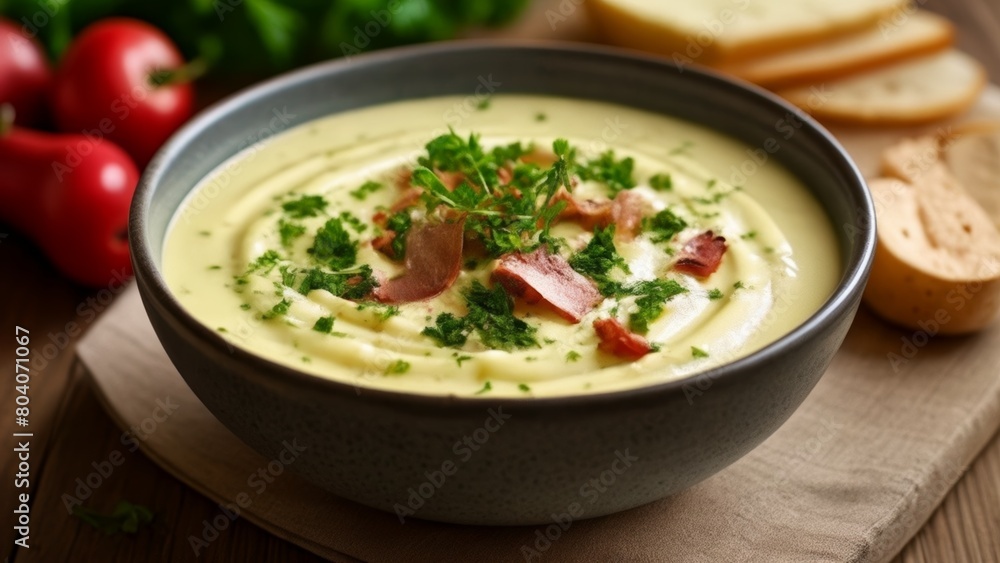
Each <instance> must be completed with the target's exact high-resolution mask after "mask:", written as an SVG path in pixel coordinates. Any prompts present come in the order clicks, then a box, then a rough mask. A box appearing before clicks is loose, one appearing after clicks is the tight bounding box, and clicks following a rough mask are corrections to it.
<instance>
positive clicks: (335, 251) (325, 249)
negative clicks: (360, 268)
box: [308, 219, 358, 270]
mask: <svg viewBox="0 0 1000 563" xmlns="http://www.w3.org/2000/svg"><path fill="white" fill-rule="evenodd" d="M308 252H309V254H312V256H313V259H315V260H316V261H317V262H319V263H321V264H325V265H327V266H329V267H330V268H331V269H333V270H346V269H347V268H350V267H351V266H353V265H354V263H355V262H356V261H357V259H358V243H357V242H356V241H354V240H351V236H350V235H349V234H348V233H347V231H346V230H345V229H344V224H343V222H342V221H341V220H340V219H330V220H328V221H327V222H326V223H325V224H324V225H323V226H322V227H320V229H319V230H318V231H316V240H315V241H313V246H312V247H310V248H309V251H308Z"/></svg>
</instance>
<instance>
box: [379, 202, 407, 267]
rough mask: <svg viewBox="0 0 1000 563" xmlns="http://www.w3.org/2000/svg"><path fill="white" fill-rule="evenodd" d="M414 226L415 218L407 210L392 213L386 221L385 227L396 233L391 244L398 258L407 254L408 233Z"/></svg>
mask: <svg viewBox="0 0 1000 563" xmlns="http://www.w3.org/2000/svg"><path fill="white" fill-rule="evenodd" d="M412 226H413V219H412V218H411V217H410V212H409V211H407V210H405V209H404V210H403V211H400V212H399V213H394V214H392V215H391V216H390V217H389V218H388V219H387V220H386V222H385V228H386V229H389V230H391V231H393V232H395V233H396V236H395V237H393V239H392V242H391V243H389V246H390V247H391V248H392V255H393V256H395V257H396V259H397V260H399V259H402V258H403V257H404V256H406V233H407V232H408V231H409V230H410V227H412Z"/></svg>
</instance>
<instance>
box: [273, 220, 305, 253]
mask: <svg viewBox="0 0 1000 563" xmlns="http://www.w3.org/2000/svg"><path fill="white" fill-rule="evenodd" d="M278 234H279V235H280V236H281V246H283V247H285V248H288V247H290V246H292V243H294V242H295V239H297V238H299V237H300V236H302V235H304V234H306V228H305V226H304V225H300V224H299V223H293V222H291V221H286V220H285V219H283V218H282V219H279V220H278Z"/></svg>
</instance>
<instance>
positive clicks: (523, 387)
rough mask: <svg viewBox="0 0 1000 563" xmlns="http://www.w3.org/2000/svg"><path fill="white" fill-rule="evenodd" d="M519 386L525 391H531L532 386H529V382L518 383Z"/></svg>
mask: <svg viewBox="0 0 1000 563" xmlns="http://www.w3.org/2000/svg"><path fill="white" fill-rule="evenodd" d="M517 388H518V389H520V390H521V391H524V392H525V393H529V392H530V391H531V387H529V386H528V384H527V383H518V384H517Z"/></svg>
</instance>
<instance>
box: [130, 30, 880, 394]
mask: <svg viewBox="0 0 1000 563" xmlns="http://www.w3.org/2000/svg"><path fill="white" fill-rule="evenodd" d="M457 50H461V51H495V50H501V51H504V50H506V51H509V52H511V53H522V55H523V53H525V52H527V51H545V52H548V53H552V54H565V55H568V56H576V57H580V56H584V57H599V58H605V59H617V60H619V61H621V62H623V63H625V62H628V63H631V64H637V63H638V64H642V65H645V66H648V67H650V68H651V69H653V68H660V69H662V70H668V69H673V68H675V67H676V65H674V64H673V63H671V62H670V61H669V60H668V59H666V58H663V57H659V56H655V55H650V54H645V53H640V52H636V51H632V50H626V49H621V48H616V47H608V46H604V45H593V44H583V43H571V42H560V41H543V40H518V41H510V40H506V41H504V40H494V39H472V40H457V41H448V42H440V43H430V44H422V45H410V46H405V47H396V48H391V49H385V50H380V51H375V52H370V53H363V54H361V55H357V56H353V57H349V58H342V59H334V60H330V61H325V62H320V63H316V64H313V65H309V66H306V67H303V68H301V69H297V70H294V71H291V72H286V73H283V74H280V75H277V76H275V77H272V78H270V79H267V80H265V81H263V82H259V83H257V84H254V85H251V86H250V87H247V88H243V89H241V90H239V91H237V92H235V93H233V94H231V95H229V96H227V97H226V98H224V99H222V100H221V101H218V102H216V103H214V104H212V105H211V106H209V107H208V108H206V109H204V110H202V111H201V112H200V113H198V114H197V115H196V116H195V117H194V118H192V119H191V120H190V121H188V122H187V123H186V124H185V125H184V126H182V127H181V128H180V129H179V130H178V131H177V132H175V133H174V134H173V135H172V136H171V137H170V139H169V140H168V141H167V142H166V143H165V144H164V145H163V146H162V147H161V148H160V150H159V151H158V152H157V153H156V155H155V156H154V157H153V159H152V160H151V161H150V163H149V165H148V166H147V167H146V169H145V170H144V171H143V174H142V176H141V178H140V181H139V184H138V186H137V187H136V190H135V195H134V197H133V200H132V205H131V209H130V213H129V246H130V250H131V256H132V262H133V267H134V270H135V277H136V280H137V285H138V286H139V289H140V294H141V296H142V298H143V301H144V302H145V306H146V308H147V310H148V309H149V308H150V307H151V306H156V308H158V309H159V310H160V311H161V312H162V313H165V314H168V315H170V316H172V317H173V318H174V319H176V321H177V322H179V323H180V324H182V325H183V327H184V328H185V329H186V330H187V331H188V332H190V333H192V334H193V335H194V337H195V338H197V339H198V340H200V341H201V342H202V343H203V344H205V345H206V346H207V348H208V349H210V351H211V354H210V355H211V356H213V357H214V360H215V361H216V362H217V363H220V364H221V363H225V364H232V365H233V366H234V367H235V366H245V365H246V363H247V362H249V363H251V364H253V365H256V366H261V367H262V369H259V370H246V369H240V370H237V371H238V372H239V373H240V374H241V377H245V378H255V379H259V380H260V381H261V383H263V384H264V385H266V386H275V385H280V384H281V383H288V384H292V385H296V386H305V387H308V388H311V389H313V390H322V391H324V392H328V393H332V394H334V395H339V396H341V397H346V398H350V399H354V400H362V401H365V402H370V403H379V404H390V405H394V406H400V407H404V408H407V409H412V408H417V409H419V410H425V409H427V408H428V407H429V408H433V409H438V408H441V407H447V410H446V411H443V413H459V412H465V411H468V410H475V411H477V412H482V410H483V408H485V407H488V406H490V405H496V404H502V405H503V406H505V407H511V408H516V409H517V410H518V412H525V411H526V410H527V411H535V410H542V409H544V410H546V411H551V410H552V409H553V408H556V409H562V408H572V409H576V408H591V407H593V406H595V405H597V404H601V405H608V406H610V405H612V404H618V403H621V404H632V403H634V402H636V401H643V402H645V401H647V400H657V399H658V398H662V397H664V396H668V395H671V394H674V393H683V391H684V389H685V387H686V386H688V385H691V384H692V383H693V382H695V381H697V380H699V379H701V378H706V377H707V378H708V379H709V380H710V381H711V382H712V386H713V387H715V386H724V385H729V384H735V383H738V382H739V378H740V377H741V376H744V375H745V372H747V371H751V370H754V369H762V368H763V369H766V365H767V364H768V363H769V362H770V361H771V360H772V359H773V358H774V357H778V356H781V355H783V354H784V353H785V352H786V351H788V350H789V349H791V348H794V347H795V346H796V345H797V343H799V342H801V341H804V340H805V341H807V340H811V339H812V338H813V337H815V336H817V335H818V334H819V333H820V332H822V331H823V329H824V328H825V326H826V325H827V324H828V323H829V322H832V321H833V320H834V319H836V318H838V317H840V316H841V315H844V314H849V313H850V310H851V308H852V306H856V304H857V303H858V302H859V300H860V296H861V292H862V291H863V289H864V284H865V282H866V280H867V277H868V274H869V272H870V270H871V266H872V262H873V259H874V254H875V240H876V231H875V221H874V217H875V206H874V202H873V200H872V198H871V194H870V192H869V190H868V189H867V184H866V183H865V179H864V177H863V175H862V174H861V172H860V170H859V169H858V167H857V165H856V163H855V162H854V161H853V159H852V158H851V157H850V155H849V154H848V153H847V151H846V149H844V147H843V146H842V145H841V144H840V143H839V142H838V141H837V140H836V139H835V138H834V136H833V135H832V134H831V133H830V132H829V131H828V130H827V129H826V128H824V127H823V126H822V125H820V124H819V123H818V122H817V121H816V120H815V119H813V118H812V117H810V116H809V115H808V114H806V113H805V112H803V111H802V110H800V109H798V108H796V107H795V106H793V105H791V104H790V103H788V102H786V101H785V100H783V99H782V98H780V97H778V96H777V95H776V94H773V93H771V92H769V91H767V90H765V89H763V88H761V87H759V86H756V85H754V84H751V83H748V82H745V81H742V80H740V79H736V78H733V77H729V76H726V75H723V74H721V73H719V72H716V71H713V70H711V69H708V68H705V67H702V66H699V65H697V64H694V65H688V66H687V67H686V68H684V69H683V74H686V75H689V76H693V77H695V79H698V80H702V81H707V82H712V83H715V85H716V86H717V87H719V88H728V89H733V90H739V91H741V92H742V94H741V95H750V96H756V97H758V98H763V99H762V100H761V101H763V102H765V103H766V104H769V105H771V106H774V108H775V110H776V111H777V110H780V112H781V113H780V114H779V115H783V114H784V112H791V113H792V114H793V115H795V116H796V117H797V118H798V119H800V120H801V121H802V122H803V126H804V127H803V129H808V130H810V134H811V135H813V136H816V137H819V138H820V139H821V140H822V142H823V143H825V144H826V147H825V148H824V150H826V151H829V154H830V155H831V156H832V157H833V158H834V162H835V166H836V167H837V168H840V169H841V170H842V172H844V173H845V174H847V175H849V176H851V178H850V180H853V181H849V182H848V183H849V184H853V185H852V186H851V189H852V190H855V191H857V192H858V193H857V194H856V195H860V196H861V198H860V199H861V205H860V206H859V207H858V208H857V209H856V212H858V213H859V214H861V216H862V217H868V218H870V219H869V220H868V221H865V222H864V224H863V225H862V228H860V233H855V241H856V242H855V244H856V247H855V250H854V252H853V254H849V255H848V256H847V257H846V258H847V265H846V268H844V269H843V271H842V275H841V279H840V281H839V283H838V284H837V286H836V288H835V289H834V291H833V293H832V294H831V295H830V296H829V297H828V298H827V300H826V301H825V302H824V303H823V304H822V305H820V307H819V308H818V309H817V310H816V311H815V312H813V313H812V315H810V316H809V317H808V318H807V319H806V320H805V321H803V322H802V323H800V324H799V325H798V326H796V327H795V328H794V329H792V330H791V331H789V332H787V333H785V334H783V335H782V336H780V337H779V338H778V339H776V340H775V341H773V342H771V343H769V344H767V345H766V346H764V347H763V348H760V349H759V350H756V351H754V352H752V353H750V354H748V355H746V356H742V357H740V358H737V359H736V360H732V361H729V362H726V363H724V364H722V365H719V366H716V367H713V368H710V369H708V370H705V371H699V372H696V373H693V374H691V375H688V376H685V377H682V378H679V379H674V380H670V381H664V382H660V383H654V384H650V385H644V386H640V387H634V388H626V389H620V390H612V391H603V392H596V393H586V394H572V395H558V396H551V397H520V396H504V397H498V396H470V397H467V396H459V395H454V394H447V395H443V394H417V393H407V392H401V391H392V390H385V389H379V388H375V387H367V386H364V385H362V384H355V383H348V382H345V381H338V380H335V379H332V378H329V377H324V376H321V375H316V374H312V373H308V372H305V371H300V370H298V369H295V368H293V367H291V366H289V365H286V364H281V363H278V362H274V361H271V360H268V359H266V358H263V357H261V356H258V355H256V354H254V353H252V352H250V351H248V350H246V349H244V348H241V347H239V346H236V345H234V344H232V343H230V342H229V341H228V340H226V339H224V338H223V337H222V336H221V335H219V334H218V333H217V332H216V331H215V330H212V329H211V328H210V327H208V326H207V325H205V324H203V323H202V322H200V321H198V320H197V319H196V318H194V316H193V315H191V314H190V313H188V312H187V311H186V310H185V309H184V307H183V306H182V305H181V304H180V302H179V301H178V300H177V299H176V297H175V296H174V294H173V292H172V291H171V290H170V289H169V287H168V286H167V284H166V280H165V279H164V277H163V275H162V272H161V271H160V269H159V268H157V267H156V265H155V264H156V261H155V260H154V259H153V257H152V252H151V249H150V248H149V245H148V244H147V238H146V235H145V231H146V217H147V215H148V213H149V208H150V203H151V200H152V195H153V193H154V192H155V191H156V189H157V186H158V185H159V184H160V183H161V180H162V177H163V175H164V173H165V171H166V170H167V169H168V168H169V167H170V166H171V165H172V162H173V161H174V160H175V158H176V157H177V155H178V154H179V153H181V152H182V150H183V149H184V147H185V146H186V145H187V143H188V142H189V141H191V140H192V139H193V138H196V137H197V136H199V135H200V134H201V133H202V132H203V130H204V129H205V128H206V127H207V126H209V125H210V124H212V123H214V122H215V121H217V120H219V119H222V118H224V117H225V116H227V114H230V113H231V112H232V111H233V110H236V109H238V108H240V107H242V106H243V105H244V104H245V103H246V102H248V101H250V100H253V99H256V98H259V97H265V96H268V95H270V94H272V93H274V92H276V91H279V90H282V89H284V88H286V87H289V86H290V85H295V84H298V83H302V82H308V81H309V80H310V79H312V78H318V77H320V76H326V75H329V74H337V73H340V72H342V71H344V70H347V69H349V68H352V67H354V66H356V65H371V64H378V63H382V62H398V61H401V60H407V59H412V58H420V57H428V56H435V55H439V54H447V53H449V52H453V51H457ZM682 79H687V78H682ZM401 99H404V98H401ZM584 99H586V97H585V96H584ZM299 125H302V124H296V127H298V126H299ZM723 133H724V134H727V135H728V133H725V132H723ZM837 159H839V160H840V162H836V160H837ZM779 161H780V159H779ZM220 164H221V163H220ZM800 180H801V178H800ZM174 213H176V210H174ZM831 219H832V218H831ZM834 227H836V225H834ZM838 239H840V240H843V239H842V238H841V237H838ZM843 250H845V249H843V248H842V251H843ZM147 284H148V285H147ZM149 300H151V302H150V301H149ZM157 338H158V339H159V338H160V337H159V335H157ZM182 338H186V336H182ZM275 378H280V379H275Z"/></svg>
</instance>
